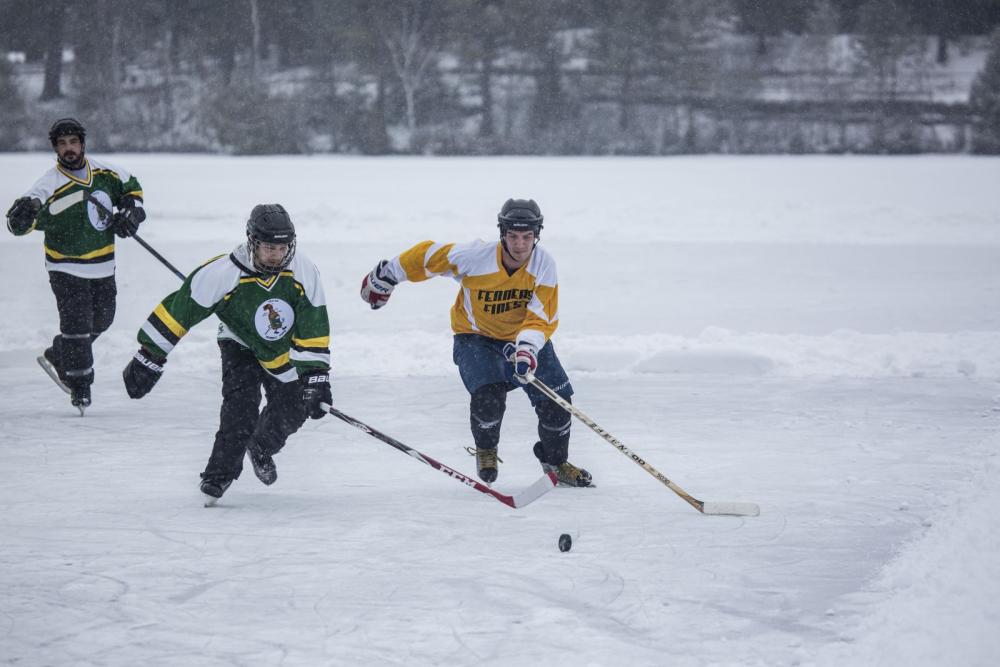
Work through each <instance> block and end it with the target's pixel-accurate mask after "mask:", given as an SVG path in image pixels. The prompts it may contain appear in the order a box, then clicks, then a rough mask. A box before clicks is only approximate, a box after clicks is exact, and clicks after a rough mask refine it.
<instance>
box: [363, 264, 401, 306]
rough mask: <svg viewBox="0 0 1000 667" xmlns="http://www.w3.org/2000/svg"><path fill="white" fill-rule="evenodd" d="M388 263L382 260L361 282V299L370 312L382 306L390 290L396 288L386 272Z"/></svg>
mask: <svg viewBox="0 0 1000 667" xmlns="http://www.w3.org/2000/svg"><path fill="white" fill-rule="evenodd" d="M388 263H389V262H387V261H386V260H384V259H383V260H382V261H381V262H379V263H378V264H377V265H376V266H375V268H374V269H372V272H371V273H369V274H368V275H367V276H365V277H364V280H362V281H361V298H362V299H364V300H365V301H366V302H368V304H369V305H370V306H371V307H372V310H376V309H378V308H381V307H382V306H384V305H385V304H386V302H387V301H388V300H389V296H390V295H391V294H392V290H394V289H395V288H396V281H395V280H393V279H392V277H391V276H390V275H389V272H388V271H386V265H387V264H388Z"/></svg>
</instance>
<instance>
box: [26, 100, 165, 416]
mask: <svg viewBox="0 0 1000 667" xmlns="http://www.w3.org/2000/svg"><path fill="white" fill-rule="evenodd" d="M49 141H50V142H51V143H52V148H53V150H55V152H56V158H57V161H56V165H55V166H54V167H53V168H52V169H50V170H49V171H47V172H46V173H45V174H44V175H43V176H42V177H41V178H40V179H38V181H37V182H36V183H35V184H34V185H33V186H32V188H31V190H29V191H28V193H27V194H26V195H25V196H23V197H21V198H19V199H18V200H17V201H15V202H14V205H13V206H11V207H10V210H8V211H7V229H8V230H10V232H11V233H12V234H14V235H15V236H23V235H24V234H27V233H28V232H30V231H31V230H33V229H37V230H39V231H42V232H44V233H45V244H44V245H45V268H46V269H48V272H49V285H50V286H51V288H52V293H53V294H55V297H56V308H57V309H58V311H59V335H57V336H56V337H55V338H54V339H53V340H52V347H50V348H48V349H46V350H45V352H44V354H43V355H42V356H40V357H38V363H39V364H40V365H41V366H42V368H43V369H44V370H45V372H46V373H48V374H49V376H50V377H51V378H52V379H53V380H54V381H55V382H56V384H57V385H59V387H60V388H61V389H62V390H63V391H65V392H66V393H68V394H70V400H71V402H72V403H73V405H75V406H76V407H77V409H78V410H79V411H80V414H81V415H83V411H84V409H85V408H87V407H88V406H89V405H90V401H91V390H90V389H91V387H90V386H91V384H92V383H93V382H94V368H93V366H94V353H93V348H92V346H93V343H94V341H95V340H96V339H97V337H98V336H100V335H101V334H102V333H103V332H104V331H106V330H107V329H108V327H110V326H111V322H112V321H113V320H114V317H115V297H116V295H117V288H116V286H115V235H118V236H120V237H122V238H125V237H129V236H132V235H133V234H135V233H136V231H137V230H138V229H139V224H140V223H142V221H143V220H145V219H146V212H145V210H144V209H143V205H142V188H141V187H140V186H139V181H137V180H136V179H135V177H134V176H132V175H131V174H129V173H128V172H127V171H125V170H124V169H121V168H120V167H116V166H113V165H111V164H109V163H107V162H105V161H104V160H98V159H95V158H93V157H87V155H86V143H87V131H86V130H85V129H84V127H83V125H81V124H80V122H79V121H77V120H75V119H73V118H62V119H60V120H57V121H56V122H55V123H53V125H52V128H51V129H50V130H49ZM113 208H114V209H116V211H115V212H114V213H109V212H110V211H112V209H113Z"/></svg>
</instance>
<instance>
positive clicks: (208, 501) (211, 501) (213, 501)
mask: <svg viewBox="0 0 1000 667" xmlns="http://www.w3.org/2000/svg"><path fill="white" fill-rule="evenodd" d="M201 496H202V498H204V499H205V503H204V506H205V507H215V506H217V505H218V504H219V501H220V500H222V498H216V497H214V496H210V495H208V494H207V493H203V494H201Z"/></svg>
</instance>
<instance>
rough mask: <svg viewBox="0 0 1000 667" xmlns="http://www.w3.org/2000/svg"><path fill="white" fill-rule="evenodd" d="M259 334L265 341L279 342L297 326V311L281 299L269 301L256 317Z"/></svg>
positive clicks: (258, 310) (260, 308)
mask: <svg viewBox="0 0 1000 667" xmlns="http://www.w3.org/2000/svg"><path fill="white" fill-rule="evenodd" d="M254 324H255V325H256V326H257V333H258V334H259V335H260V337H261V338H263V339H264V340H278V339H279V338H281V337H282V336H284V335H285V334H286V333H288V330H289V329H291V328H292V325H293V324H295V311H294V310H292V307H291V306H289V305H288V304H287V303H285V302H284V301H282V300H281V299H268V300H267V301H265V302H264V303H263V304H261V306H260V307H259V308H258V309H257V314H256V315H254Z"/></svg>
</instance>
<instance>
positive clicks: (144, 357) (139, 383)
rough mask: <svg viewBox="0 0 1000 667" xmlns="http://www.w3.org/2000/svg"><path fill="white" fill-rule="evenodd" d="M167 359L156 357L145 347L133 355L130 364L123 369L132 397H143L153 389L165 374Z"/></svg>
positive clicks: (126, 387) (127, 389)
mask: <svg viewBox="0 0 1000 667" xmlns="http://www.w3.org/2000/svg"><path fill="white" fill-rule="evenodd" d="M165 363H167V360H166V359H156V358H155V357H153V356H152V355H151V354H150V353H149V352H147V351H146V350H145V349H143V348H141V347H140V348H139V351H138V352H136V353H135V356H134V357H132V361H130V362H128V366H126V367H125V370H124V371H122V379H123V380H125V391H127V392H128V395H129V396H130V397H132V398H142V397H143V396H145V395H146V394H148V393H149V392H150V391H152V389H153V385H155V384H156V382H157V380H159V379H160V376H161V375H163V365H164V364H165Z"/></svg>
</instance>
